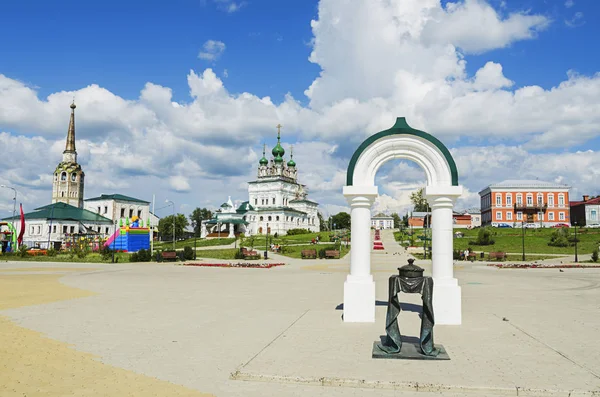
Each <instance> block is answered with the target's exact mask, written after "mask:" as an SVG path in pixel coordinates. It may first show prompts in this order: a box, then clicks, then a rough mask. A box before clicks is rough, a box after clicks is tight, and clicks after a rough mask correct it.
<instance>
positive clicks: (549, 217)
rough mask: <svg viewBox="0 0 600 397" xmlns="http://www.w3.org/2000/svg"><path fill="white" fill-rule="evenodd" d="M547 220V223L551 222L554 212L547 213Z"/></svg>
mask: <svg viewBox="0 0 600 397" xmlns="http://www.w3.org/2000/svg"><path fill="white" fill-rule="evenodd" d="M548 220H549V221H553V220H554V212H548Z"/></svg>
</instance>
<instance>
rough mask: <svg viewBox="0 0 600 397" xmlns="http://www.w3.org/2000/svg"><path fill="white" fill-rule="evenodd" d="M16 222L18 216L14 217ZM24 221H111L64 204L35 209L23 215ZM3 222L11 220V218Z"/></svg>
mask: <svg viewBox="0 0 600 397" xmlns="http://www.w3.org/2000/svg"><path fill="white" fill-rule="evenodd" d="M15 219H16V220H19V219H20V216H19V215H17V216H16V217H15ZM25 219H26V220H27V219H52V220H55V221H61V220H62V221H75V222H99V223H109V224H112V221H111V220H110V219H108V218H105V217H103V216H102V215H99V214H96V213H95V212H92V211H88V210H84V209H83V208H78V207H74V206H72V205H69V204H65V203H54V204H49V205H45V206H43V207H39V208H36V209H35V211H33V212H28V213H26V214H25ZM4 220H12V217H10V218H5V219H4Z"/></svg>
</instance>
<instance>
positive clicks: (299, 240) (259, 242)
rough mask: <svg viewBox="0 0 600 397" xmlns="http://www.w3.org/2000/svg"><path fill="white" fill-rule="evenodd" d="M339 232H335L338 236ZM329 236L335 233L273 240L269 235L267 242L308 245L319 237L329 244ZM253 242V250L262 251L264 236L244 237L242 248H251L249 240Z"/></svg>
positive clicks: (299, 235) (302, 235) (282, 237)
mask: <svg viewBox="0 0 600 397" xmlns="http://www.w3.org/2000/svg"><path fill="white" fill-rule="evenodd" d="M340 233H341V232H337V234H338V235H339V234H340ZM329 234H336V232H335V231H331V232H319V233H307V234H296V235H293V236H287V235H286V236H281V237H279V236H278V237H277V238H274V237H273V236H272V235H269V241H270V242H273V244H279V245H284V246H287V245H289V244H310V242H311V241H312V240H313V239H316V238H317V236H319V239H320V240H321V241H325V242H329ZM252 239H254V240H253V246H254V249H261V248H262V249H264V247H265V235H262V234H260V235H256V236H251V237H246V238H245V239H244V240H243V243H242V244H243V246H244V247H250V246H252V243H251V240H252Z"/></svg>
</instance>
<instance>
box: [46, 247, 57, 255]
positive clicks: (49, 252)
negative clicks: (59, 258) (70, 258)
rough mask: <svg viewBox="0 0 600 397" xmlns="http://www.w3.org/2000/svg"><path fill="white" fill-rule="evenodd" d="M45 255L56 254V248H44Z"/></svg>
mask: <svg viewBox="0 0 600 397" xmlns="http://www.w3.org/2000/svg"><path fill="white" fill-rule="evenodd" d="M46 255H48V256H56V250H55V249H54V248H49V249H47V250H46Z"/></svg>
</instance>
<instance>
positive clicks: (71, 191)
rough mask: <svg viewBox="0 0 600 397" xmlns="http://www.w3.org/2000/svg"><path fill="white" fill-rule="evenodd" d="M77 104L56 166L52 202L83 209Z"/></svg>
mask: <svg viewBox="0 0 600 397" xmlns="http://www.w3.org/2000/svg"><path fill="white" fill-rule="evenodd" d="M76 107H77V106H75V102H74V101H73V103H72V104H71V119H70V121H69V130H68V131H67V144H66V146H65V151H64V152H63V158H62V161H61V162H60V163H59V164H58V166H56V170H55V171H54V179H53V183H52V202H53V203H66V204H69V205H72V206H74V207H79V208H83V187H84V177H85V174H84V172H83V170H82V169H81V165H79V164H78V163H77V150H76V149H75V108H76Z"/></svg>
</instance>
